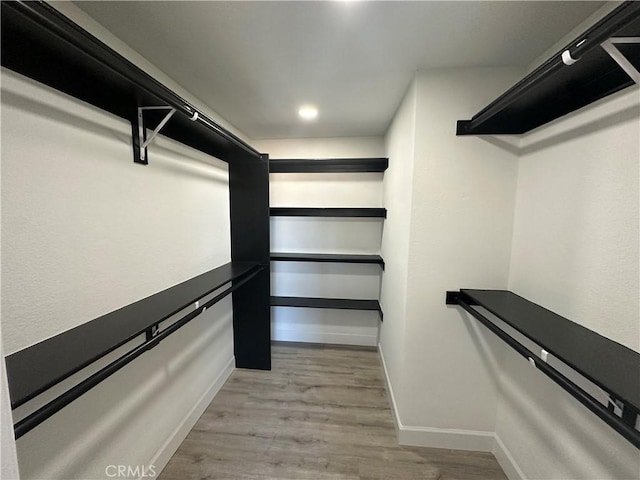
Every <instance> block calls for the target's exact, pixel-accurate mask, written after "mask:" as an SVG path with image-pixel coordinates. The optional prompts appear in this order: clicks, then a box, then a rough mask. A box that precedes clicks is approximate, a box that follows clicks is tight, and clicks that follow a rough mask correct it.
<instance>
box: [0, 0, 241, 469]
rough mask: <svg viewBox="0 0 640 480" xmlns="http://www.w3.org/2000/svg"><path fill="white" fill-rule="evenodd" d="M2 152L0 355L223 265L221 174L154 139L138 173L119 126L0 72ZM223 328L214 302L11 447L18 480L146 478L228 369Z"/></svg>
mask: <svg viewBox="0 0 640 480" xmlns="http://www.w3.org/2000/svg"><path fill="white" fill-rule="evenodd" d="M60 7H61V8H63V9H64V10H65V13H71V14H72V16H73V17H74V19H75V20H76V21H79V22H80V23H81V24H83V25H84V26H85V27H87V28H89V29H90V30H91V31H92V32H93V33H94V34H96V35H98V36H99V37H100V38H101V39H103V40H104V41H106V42H107V43H109V44H111V45H112V46H114V47H116V48H117V49H118V50H120V51H121V53H123V54H125V55H126V56H128V57H129V58H130V59H132V60H133V61H134V62H136V63H138V64H140V65H144V68H145V69H146V70H147V71H149V72H150V73H151V74H153V75H154V76H156V77H157V78H159V79H160V80H161V81H163V82H164V83H165V84H167V85H168V86H170V87H171V88H174V89H175V90H176V91H178V93H180V94H184V91H182V90H181V89H180V88H179V86H176V85H175V84H173V83H172V82H171V80H170V79H167V78H166V76H163V75H162V74H161V73H159V72H157V70H156V69H153V68H152V67H150V66H149V65H148V64H147V63H146V62H145V61H144V60H143V59H140V57H139V56H137V55H136V54H135V52H132V51H130V50H128V49H127V47H126V46H125V45H123V44H122V43H120V42H118V41H117V39H115V38H113V37H111V36H110V35H109V34H108V32H105V31H104V30H102V29H101V28H100V27H99V26H97V25H95V24H93V23H92V22H91V20H90V19H88V18H87V17H86V16H84V15H83V14H81V12H77V11H76V10H77V9H76V10H74V9H75V7H74V6H73V5H71V4H61V5H60ZM185 96H188V95H185ZM194 103H196V104H197V105H199V103H197V102H195V101H194ZM2 140H3V142H2V168H3V174H4V175H3V176H2V208H3V212H2V233H3V238H2V247H3V248H2V276H3V282H2V329H3V338H2V341H3V345H4V347H5V349H4V352H5V353H11V352H14V351H16V350H19V349H21V348H24V347H26V346H29V345H31V344H33V343H35V342H37V341H40V340H43V339H45V338H47V337H50V336H52V335H54V334H56V333H59V332H61V331H64V330H67V329H69V328H72V327H74V326H76V325H79V324H81V323H83V322H86V321H88V320H91V319H93V318H95V317H97V316H99V315H101V314H104V313H107V312H109V311H111V310H113V309H116V308H119V307H121V306H123V305H126V304H129V303H131V302H133V301H135V300H138V299H140V298H142V297H145V296H147V295H150V294H152V293H155V292H157V291H159V290H162V289H164V288H167V287H169V286H171V285H174V284H176V283H179V282H181V281H184V280H186V279H188V278H191V277H193V276H195V275H197V274H199V273H202V272H204V271H207V270H209V269H211V268H214V267H216V266H219V265H221V264H224V263H227V262H228V261H229V259H230V233H229V231H230V225H229V200H228V173H227V166H226V164H224V163H223V162H220V161H218V160H215V159H212V158H210V157H208V156H206V155H204V154H202V153H200V152H197V151H194V150H192V149H189V148H187V147H184V146H181V145H179V144H176V143H175V142H172V141H169V140H167V139H164V138H158V139H157V140H154V142H153V143H152V145H151V146H150V148H149V154H150V161H151V165H150V166H148V167H143V166H140V165H135V164H133V162H132V154H131V144H130V142H131V138H130V125H129V124H128V123H127V122H125V121H123V120H121V119H118V118H115V117H113V116H111V115H109V114H107V113H105V112H103V111H100V110H98V109H96V108H93V107H91V106H88V105H86V104H83V103H81V102H79V101H77V100H75V99H72V98H69V97H67V96H65V95H62V94H59V93H57V92H55V91H53V90H51V89H49V88H47V87H44V86H42V85H39V84H37V83H35V82H32V81H30V80H28V79H25V78H23V77H20V76H19V75H16V74H13V73H12V72H9V71H6V70H3V71H2ZM231 322H232V320H231V301H230V299H226V300H225V301H223V302H221V303H219V304H218V305H217V306H216V307H215V308H212V309H209V310H208V311H207V312H206V314H203V315H201V316H200V317H198V318H197V319H196V320H194V321H193V322H192V323H190V324H189V325H188V326H186V327H184V328H183V329H181V330H180V331H179V332H178V333H176V334H175V335H173V336H172V337H170V338H169V339H167V340H166V341H164V342H162V344H160V345H159V346H158V347H156V348H154V349H153V350H151V351H150V352H147V353H145V355H143V356H142V357H140V358H139V359H137V360H136V361H135V362H133V363H132V364H130V365H128V366H127V367H125V368H124V369H123V370H121V371H119V372H118V373H117V374H115V375H113V376H112V377H110V378H109V379H108V380H106V381H105V382H103V383H101V384H100V385H99V386H98V387H96V388H95V389H93V390H91V391H90V392H89V393H87V394H85V395H83V396H82V397H81V398H80V399H78V400H77V401H75V402H74V403H73V404H71V405H69V406H68V407H66V408H65V409H63V410H62V411H61V412H59V413H58V414H56V415H54V416H53V417H51V418H50V419H49V420H47V421H46V422H45V423H43V424H42V425H40V426H39V427H37V428H36V429H35V430H33V431H31V432H30V433H28V434H27V435H25V436H24V437H22V438H21V439H20V440H18V442H17V447H18V460H19V464H20V470H21V472H20V473H21V475H22V478H23V479H29V478H39V479H41V478H52V479H53V478H64V479H72V478H82V479H86V478H106V474H105V467H106V466H107V465H110V464H125V465H131V466H132V467H135V466H137V465H140V466H149V465H150V464H154V465H155V466H156V467H157V470H156V472H158V471H159V469H160V468H161V467H162V466H163V465H164V462H166V461H167V460H168V457H169V455H170V454H171V453H173V451H174V450H175V448H177V446H178V444H179V442H180V441H181V439H182V438H183V436H184V435H186V433H188V429H189V428H190V426H191V425H192V423H193V422H195V420H196V419H197V416H198V414H199V409H201V408H202V407H203V406H206V404H207V403H208V401H209V400H210V398H211V397H212V395H213V394H214V393H215V391H216V389H217V388H219V386H220V384H221V382H222V381H223V380H224V378H225V377H226V375H228V374H229V373H230V371H231V369H232V368H233V335H232V326H231ZM167 405H171V408H170V409H167ZM22 410H23V411H24V410H25V409H22ZM4 414H5V412H4V411H3V420H4ZM4 447H5V444H4V442H3V448H4ZM3 453H4V451H3Z"/></svg>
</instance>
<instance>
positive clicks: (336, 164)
mask: <svg viewBox="0 0 640 480" xmlns="http://www.w3.org/2000/svg"><path fill="white" fill-rule="evenodd" d="M388 167H389V159H388V158H326V159H301V158H295V159H294V158H292V159H288V158H287V159H271V160H269V173H325V172H327V173H330V172H336V173H350V172H384V171H385V170H386V169H387V168H388Z"/></svg>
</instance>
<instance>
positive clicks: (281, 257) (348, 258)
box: [271, 252, 384, 270]
mask: <svg viewBox="0 0 640 480" xmlns="http://www.w3.org/2000/svg"><path fill="white" fill-rule="evenodd" d="M271 261H272V262H273V261H278V262H325V263H372V264H376V265H380V266H381V267H382V269H383V270H384V260H383V259H382V257H381V256H380V255H358V254H339V253H282V252H271Z"/></svg>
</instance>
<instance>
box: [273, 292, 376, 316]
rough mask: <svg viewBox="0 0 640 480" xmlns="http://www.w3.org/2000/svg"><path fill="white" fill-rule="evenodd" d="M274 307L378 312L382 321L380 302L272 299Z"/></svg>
mask: <svg viewBox="0 0 640 480" xmlns="http://www.w3.org/2000/svg"><path fill="white" fill-rule="evenodd" d="M271 306H272V307H300V308H328V309H335V310H371V311H376V312H378V313H379V315H380V320H382V308H381V307H380V302H378V300H355V299H347V298H314V297H271Z"/></svg>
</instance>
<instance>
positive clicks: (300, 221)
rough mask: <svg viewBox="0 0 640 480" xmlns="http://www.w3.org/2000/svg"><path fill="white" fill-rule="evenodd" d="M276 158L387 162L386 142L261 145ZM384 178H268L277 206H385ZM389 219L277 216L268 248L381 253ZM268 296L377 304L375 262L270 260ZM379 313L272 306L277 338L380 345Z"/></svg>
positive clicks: (307, 141)
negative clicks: (377, 159)
mask: <svg viewBox="0 0 640 480" xmlns="http://www.w3.org/2000/svg"><path fill="white" fill-rule="evenodd" d="M255 145H256V147H257V148H258V149H259V150H260V151H263V152H266V153H268V154H269V156H270V157H271V158H354V157H382V156H384V146H383V142H382V139H381V138H376V137H364V138H325V139H292V140H259V141H256V143H255ZM382 178H383V175H382V174H381V173H305V174H300V173H280V174H271V175H270V176H269V187H270V188H269V190H270V193H269V194H270V204H271V206H272V207H311V206H315V207H381V206H382ZM383 225H384V222H383V221H382V220H380V219H359V218H295V217H274V218H272V220H271V251H274V252H308V253H363V254H366V253H368V254H378V253H380V241H381V237H382V231H383V228H384V227H383ZM271 268H272V273H271V293H272V295H280V296H308V297H329V298H364V299H367V298H369V299H375V298H378V296H379V291H380V274H381V269H380V267H379V266H377V265H355V264H339V263H307V262H272V263H271ZM378 323H379V320H378V314H377V312H359V311H345V310H318V309H307V308H285V307H278V308H273V309H272V337H273V338H274V339H275V340H284V341H305V342H326V343H344V344H355V345H375V344H376V342H377V338H378Z"/></svg>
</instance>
